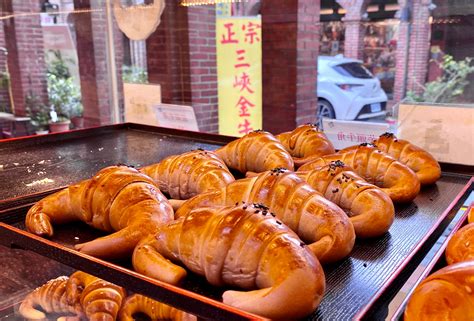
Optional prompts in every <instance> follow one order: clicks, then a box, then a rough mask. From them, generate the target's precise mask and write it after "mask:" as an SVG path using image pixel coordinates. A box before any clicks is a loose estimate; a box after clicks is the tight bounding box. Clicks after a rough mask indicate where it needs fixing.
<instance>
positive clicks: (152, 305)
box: [118, 294, 197, 321]
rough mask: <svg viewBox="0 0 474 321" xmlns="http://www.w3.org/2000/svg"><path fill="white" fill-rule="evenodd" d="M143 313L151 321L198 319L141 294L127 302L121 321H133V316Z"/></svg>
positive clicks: (121, 310)
mask: <svg viewBox="0 0 474 321" xmlns="http://www.w3.org/2000/svg"><path fill="white" fill-rule="evenodd" d="M136 313H143V314H145V315H147V316H148V317H149V318H150V320H151V321H161V320H169V321H196V320H197V318H196V317H195V316H194V315H192V314H189V313H186V312H184V311H181V310H178V309H176V308H173V307H171V306H169V305H166V304H164V303H161V302H158V301H155V300H153V299H150V298H148V297H146V296H143V295H140V294H133V295H131V296H129V297H127V299H126V300H125V302H124V303H123V305H122V308H121V309H120V312H119V318H118V320H120V321H133V320H135V319H134V317H133V315H134V314H136Z"/></svg>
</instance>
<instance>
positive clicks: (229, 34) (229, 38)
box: [221, 23, 239, 44]
mask: <svg viewBox="0 0 474 321" xmlns="http://www.w3.org/2000/svg"><path fill="white" fill-rule="evenodd" d="M224 27H225V29H226V32H225V33H224V34H222V38H221V44H228V43H239V41H238V40H237V39H235V38H233V37H234V36H235V32H233V31H232V29H233V27H234V24H233V23H226V24H225V25H224Z"/></svg>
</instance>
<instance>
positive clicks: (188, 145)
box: [0, 124, 472, 320]
mask: <svg viewBox="0 0 474 321" xmlns="http://www.w3.org/2000/svg"><path fill="white" fill-rule="evenodd" d="M63 135H64V136H63ZM164 135H165V136H166V138H165V139H163V136H164ZM160 139H161V141H160ZM232 139H233V138H232V137H224V136H218V135H209V134H202V133H194V132H185V131H178V130H171V129H163V128H155V127H150V126H142V125H135V124H122V125H114V126H106V127H101V128H95V129H88V130H83V131H77V132H71V133H67V134H62V135H49V136H45V137H44V138H40V139H39V138H37V139H34V138H30V139H25V140H18V141H11V142H8V143H7V144H9V145H12V144H13V146H7V147H5V146H4V145H3V144H1V143H0V153H2V151H3V150H5V151H7V150H8V151H14V152H16V154H17V155H21V154H22V153H25V151H26V152H27V153H28V154H29V155H30V156H31V155H33V156H34V157H35V158H33V159H34V160H38V159H43V158H44V156H41V155H40V156H39V157H38V156H37V155H36V154H35V151H41V150H42V148H45V147H47V148H48V149H49V151H50V153H56V155H57V153H58V152H57V151H58V150H60V151H68V152H69V153H71V155H76V156H75V157H79V159H77V160H75V158H74V157H72V156H71V157H70V158H69V161H68V162H66V164H61V170H60V171H59V170H57V171H56V170H54V168H52V169H51V170H52V171H51V175H53V174H54V175H55V176H54V177H56V178H57V182H58V184H57V185H56V186H54V188H53V189H51V190H47V189H43V190H39V191H36V192H39V193H43V194H46V193H50V192H51V191H53V190H54V189H57V188H60V187H64V186H66V185H68V184H70V183H72V182H74V181H77V180H79V179H82V178H87V177H90V176H92V175H93V174H94V173H95V172H96V171H97V170H98V169H100V168H101V167H104V166H106V165H110V164H115V163H119V162H121V163H129V164H130V163H131V164H133V165H137V166H138V165H140V166H141V165H146V164H149V163H153V162H157V161H159V160H160V159H161V158H163V157H165V156H167V155H170V154H176V153H180V152H184V151H187V150H190V149H195V148H198V147H202V148H206V149H215V148H217V147H218V146H220V145H222V144H225V143H226V142H228V141H230V140H232ZM115 144H116V145H118V146H119V147H118V148H117V150H119V151H120V152H117V150H116V149H114V147H113V146H115ZM155 145H156V146H155ZM2 146H3V147H2ZM80 146H82V147H81V148H83V149H84V148H85V150H86V151H87V150H89V149H90V148H95V149H96V150H97V152H95V151H94V149H90V150H93V153H90V154H91V155H88V156H86V157H84V156H81V152H80V151H77V150H78V149H79V147H80ZM101 146H102V147H103V146H107V147H108V148H107V150H105V147H103V148H104V149H103V150H102V151H100V152H99V151H98V149H99V148H101ZM3 148H4V149H3ZM129 150H132V151H131V152H130V151H129ZM102 152H106V153H104V154H101V153H102ZM48 155H49V154H48ZM104 155H107V157H108V158H107V159H104V157H103V156H104ZM41 157H43V158H41ZM81 157H84V159H81ZM11 159H15V158H14V157H13V158H11ZM71 162H72V164H73V165H68V164H69V163H71ZM74 164H75V165H74ZM11 176H16V175H14V171H12V174H11ZM64 177H65V178H64ZM469 179H470V176H468V175H457V174H451V173H446V172H443V175H442V178H441V179H440V180H439V181H438V182H437V183H436V184H435V185H433V186H429V187H425V188H423V189H422V191H421V193H420V195H419V196H418V197H417V198H416V199H415V201H414V202H412V203H411V204H408V205H404V206H397V207H396V217H395V222H394V224H393V226H392V227H391V229H390V232H389V233H387V234H386V235H385V236H383V237H381V238H377V239H373V240H357V242H356V246H355V248H354V251H353V252H352V254H351V257H350V258H348V259H345V260H343V261H341V262H339V263H337V264H333V265H331V266H326V267H325V272H326V279H327V292H326V295H325V297H324V299H323V301H322V303H321V305H320V307H319V308H318V310H317V311H316V312H315V313H314V314H313V315H311V316H310V317H308V320H350V319H353V318H354V317H356V318H362V317H366V316H368V315H370V314H371V313H372V312H373V311H372V307H374V304H373V303H374V302H377V300H378V299H380V297H383V295H382V294H384V293H386V292H390V291H394V289H396V288H397V284H398V282H393V281H394V280H397V281H399V282H402V283H403V282H404V281H403V278H404V277H405V274H407V275H408V274H409V273H410V271H413V270H414V269H415V267H416V266H417V265H418V264H419V263H420V261H421V259H422V258H423V256H424V255H425V254H426V253H427V252H428V250H429V249H430V248H431V247H432V245H433V244H434V242H435V241H436V239H437V238H438V237H439V235H440V234H441V233H442V231H443V230H444V229H445V228H446V226H448V224H449V223H450V222H451V221H452V220H453V217H454V214H455V213H456V211H457V209H458V208H459V207H460V204H462V203H460V202H461V201H462V200H463V199H464V198H465V197H466V196H465V192H466V190H467V189H472V182H470V183H469V184H468V185H466V184H467V183H468V181H469ZM55 182H56V181H55ZM9 185H10V187H11V188H15V187H14V184H9ZM7 187H8V186H1V185H0V190H3V189H5V188H7ZM28 192H30V190H29V189H28V190H26V189H24V188H23V189H22V190H21V191H17V193H19V194H18V195H24V194H26V193H28ZM22 193H23V194H22ZM39 196H40V195H39V194H36V195H35V194H34V195H28V196H22V198H19V199H15V200H12V199H10V200H8V201H7V202H4V204H6V206H7V205H8V207H10V209H8V210H3V211H1V207H0V221H2V222H4V223H7V224H11V225H13V226H15V227H18V228H20V229H22V228H23V227H24V226H23V220H24V215H25V213H26V211H27V209H28V206H27V204H31V203H32V202H34V201H36V200H37V199H38V197H39ZM453 200H454V201H453ZM7 203H8V204H7ZM0 206H1V202H0ZM78 226H79V225H73V226H68V227H63V228H61V227H58V228H57V229H56V231H58V232H59V233H58V236H56V238H55V239H54V240H53V241H57V242H58V243H59V244H63V245H65V246H68V247H71V246H72V244H73V243H74V240H73V239H71V237H72V236H71V235H74V234H73V233H72V232H71V229H72V230H73V231H74V230H75V229H76V230H77V229H78ZM61 230H62V231H63V234H64V235H65V238H61V236H60V234H61V232H60V231H61ZM81 231H82V232H81V233H85V234H84V235H82V234H81V235H78V237H79V238H80V241H81V242H82V241H85V240H87V238H91V237H95V235H96V234H94V233H93V232H92V231H91V230H87V229H85V232H84V229H81ZM5 237H12V238H13V239H12V242H13V243H14V244H16V243H19V244H18V245H21V246H22V247H24V248H27V249H33V250H35V251H38V249H39V248H38V246H36V245H35V247H34V248H33V246H32V245H31V244H36V243H39V244H43V245H44V247H42V248H41V249H42V251H43V252H41V254H42V255H45V256H48V257H51V258H53V259H55V260H58V261H60V262H63V263H65V264H68V265H70V266H72V267H74V268H76V269H85V270H86V271H88V272H90V273H93V274H94V272H97V273H100V275H97V276H99V277H104V278H105V279H107V278H108V277H109V278H113V279H108V280H109V281H111V282H117V280H119V281H120V280H122V281H123V280H131V279H130V274H129V273H132V272H129V271H126V270H123V269H121V268H120V267H117V266H115V265H110V264H107V263H103V262H102V261H97V260H92V259H89V258H88V257H85V256H81V255H78V254H77V252H75V251H69V250H67V248H62V246H59V247H58V245H57V244H55V243H51V242H49V241H43V239H41V238H36V237H33V236H31V235H30V234H29V233H21V230H20V231H16V232H15V231H13V230H12V229H11V228H9V227H8V226H7V225H5V224H2V225H1V228H0V239H2V240H7V238H5ZM67 237H69V239H67ZM33 240H35V241H34V242H33ZM35 242H36V243H35ZM6 245H9V244H6ZM53 245H54V246H56V247H54V248H53V247H52V246H53ZM64 253H67V255H66V254H64ZM65 257H67V258H68V259H67V260H66V259H65ZM74 257H78V258H80V260H81V261H80V262H79V263H78V262H77V261H76V260H75V259H73V258H74ZM88 260H92V261H91V262H95V263H94V264H96V265H93V266H91V265H90V264H87V262H89V261H88ZM121 264H122V266H125V267H127V266H128V263H127V262H121ZM99 266H100V268H99ZM114 271H115V272H114ZM402 271H403V273H401V272H402ZM112 272H114V273H115V274H113V273H112ZM117 273H118V274H117ZM132 275H134V276H135V274H132ZM395 276H396V277H395ZM140 280H143V279H140ZM136 282H138V281H136ZM117 283H119V282H117ZM388 283H389V284H390V286H388V287H387V284H388ZM129 284H133V282H132V283H128V282H127V285H129ZM139 284H140V286H141V287H142V288H143V287H144V286H145V285H144V283H139ZM184 288H185V289H187V290H189V291H190V292H187V291H186V293H185V294H184V295H183V297H186V296H187V295H189V293H192V294H194V295H196V293H197V294H199V295H200V294H202V295H204V296H205V297H208V298H211V299H215V300H218V299H219V298H220V295H221V293H222V292H223V290H222V289H221V290H219V289H214V288H211V287H209V286H208V285H207V284H206V283H205V282H204V281H203V280H202V278H200V277H191V278H190V279H189V280H188V281H187V282H186V283H185V284H184ZM167 289H168V288H167ZM173 290H174V288H173ZM160 291H163V290H160ZM173 293H174V292H173ZM200 300H201V298H200ZM185 301H187V300H185ZM198 301H199V300H198ZM201 301H202V300H201ZM201 301H199V304H202V302H201ZM204 301H205V300H204ZM190 302H194V301H192V300H191V301H190ZM212 302H215V301H214V300H212ZM183 304H184V306H183ZM192 304H197V303H191V306H192ZM199 304H198V306H199ZM205 304H208V302H207V301H205ZM213 304H214V303H213ZM216 304H217V302H216ZM290 304H291V303H290ZM221 306H222V305H219V309H220V308H221ZM375 306H376V307H377V309H378V310H380V309H383V306H382V305H381V306H378V305H375ZM177 307H178V308H182V309H184V310H186V309H188V311H189V306H188V303H182V302H179V306H177ZM198 310H199V309H198ZM213 311H214V310H213ZM361 311H362V312H363V313H360V312H361ZM189 312H191V313H195V311H189ZM214 312H215V311H214ZM358 312H359V313H358ZM366 312H367V313H366ZM195 314H198V315H201V316H204V315H202V314H199V313H195ZM204 317H205V316H204Z"/></svg>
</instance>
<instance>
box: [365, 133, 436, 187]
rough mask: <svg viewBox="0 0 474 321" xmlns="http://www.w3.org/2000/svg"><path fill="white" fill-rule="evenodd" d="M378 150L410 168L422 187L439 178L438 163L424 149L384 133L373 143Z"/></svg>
mask: <svg viewBox="0 0 474 321" xmlns="http://www.w3.org/2000/svg"><path fill="white" fill-rule="evenodd" d="M373 143H374V144H375V145H376V146H377V148H378V149H380V150H381V151H383V152H385V153H387V154H389V155H390V156H392V157H393V158H395V159H396V160H398V161H400V162H401V163H403V164H405V165H407V166H408V167H410V168H411V169H412V170H413V171H414V172H415V174H416V176H417V177H418V179H419V180H420V183H421V184H422V185H427V184H433V183H435V182H436V181H437V180H438V179H439V178H440V177H441V167H440V166H439V163H438V161H437V160H436V159H435V158H434V157H433V156H432V155H431V154H430V153H428V152H427V151H425V150H424V149H422V148H420V147H418V146H415V145H413V144H412V143H410V142H409V141H407V140H403V139H398V138H397V137H396V136H395V135H394V134H392V133H384V134H382V135H381V136H380V137H379V138H378V139H376V140H374V142H373Z"/></svg>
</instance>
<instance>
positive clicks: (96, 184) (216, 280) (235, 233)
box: [26, 124, 441, 319]
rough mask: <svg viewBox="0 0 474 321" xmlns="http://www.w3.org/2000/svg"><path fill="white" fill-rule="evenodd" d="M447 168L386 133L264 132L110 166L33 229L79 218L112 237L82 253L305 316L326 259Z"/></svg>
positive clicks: (345, 251) (45, 203) (74, 189)
mask: <svg viewBox="0 0 474 321" xmlns="http://www.w3.org/2000/svg"><path fill="white" fill-rule="evenodd" d="M295 168H296V169H297V170H296V171H295ZM229 169H231V170H232V171H233V172H231V171H230V170H229ZM236 172H239V173H241V175H242V177H243V176H244V175H245V178H243V179H237V180H236V179H235V178H234V175H233V174H232V173H236ZM440 175H441V171H440V166H439V164H438V162H437V161H436V160H435V159H434V158H433V157H432V156H431V155H430V154H429V153H428V152H426V151H424V150H423V149H421V148H419V147H417V146H415V145H413V144H411V143H410V142H408V141H405V140H401V139H397V138H396V137H395V136H394V135H393V134H390V133H386V134H383V135H381V136H380V137H379V138H378V139H377V140H375V141H374V142H373V143H371V144H361V145H359V146H354V147H350V148H346V149H343V150H341V151H339V152H338V153H336V152H335V150H334V147H333V145H332V144H331V142H330V141H329V140H328V139H327V137H326V136H325V134H324V133H323V132H322V131H321V130H319V129H318V127H317V126H315V125H312V124H306V125H302V126H299V127H298V128H296V129H295V130H293V131H291V132H286V133H282V134H280V135H277V136H273V135H272V134H270V133H268V132H265V131H261V130H258V131H254V132H251V133H249V134H247V135H245V136H243V137H241V138H239V139H236V140H234V141H232V142H230V143H229V144H227V145H225V146H223V147H221V148H219V149H217V150H215V151H206V150H194V151H190V152H186V153H184V154H181V155H174V156H170V157H167V158H165V159H163V160H162V161H161V162H159V163H157V164H153V165H150V166H146V167H144V168H141V169H139V170H138V169H135V168H132V167H127V166H111V167H107V168H104V169H102V170H101V171H99V172H98V173H97V174H96V175H95V176H94V177H92V178H91V179H89V180H86V181H82V182H80V183H77V184H75V185H71V186H69V187H68V188H66V189H64V190H61V191H59V192H57V193H56V194H52V195H50V196H48V197H46V198H44V199H42V200H40V201H39V202H38V203H36V204H35V205H34V206H33V207H32V208H31V209H30V210H29V212H28V214H27V216H26V227H27V229H28V230H29V231H30V232H32V233H35V234H37V235H41V236H45V237H50V236H52V235H53V225H55V224H61V223H66V222H71V221H77V220H80V221H83V222H85V223H87V224H89V225H90V226H92V227H94V228H97V229H100V230H103V231H106V232H109V233H110V234H109V235H107V236H105V237H101V238H98V239H95V240H92V241H90V242H86V243H83V244H77V245H76V249H77V250H79V251H81V252H83V253H86V254H89V255H92V256H96V257H100V258H105V259H118V258H127V257H132V264H133V267H134V269H135V270H136V271H137V272H139V273H142V274H144V275H147V276H150V277H153V278H156V279H158V280H161V281H164V282H168V283H171V284H179V283H180V282H181V281H182V280H183V278H185V276H186V274H187V272H188V271H191V272H193V273H196V274H199V275H202V276H204V277H205V278H206V279H207V281H208V282H209V283H210V284H212V285H215V286H230V287H232V288H234V289H235V290H229V291H226V292H224V294H223V302H224V303H226V304H228V305H231V306H234V307H237V308H239V309H243V310H245V311H248V312H251V313H255V314H258V315H261V316H264V317H266V318H270V319H297V318H300V317H304V316H307V315H309V314H311V313H312V312H313V311H314V310H315V309H316V308H317V306H318V304H319V302H320V301H321V299H322V297H323V294H324V291H325V278H324V272H323V269H322V267H321V264H327V263H332V262H336V261H338V260H341V259H343V258H345V257H347V256H348V255H349V254H350V252H351V250H352V248H353V246H354V242H355V238H356V237H358V238H372V237H379V236H382V235H383V234H384V233H386V232H387V231H388V230H389V228H390V226H391V224H392V222H393V220H394V205H393V203H400V202H410V201H412V200H413V199H414V198H415V197H416V195H417V194H418V193H419V191H420V185H427V184H433V183H434V182H436V180H437V179H438V178H439V177H440ZM164 194H166V195H167V196H168V197H165V196H164ZM237 289H240V290H237ZM288 302H291V304H288Z"/></svg>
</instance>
